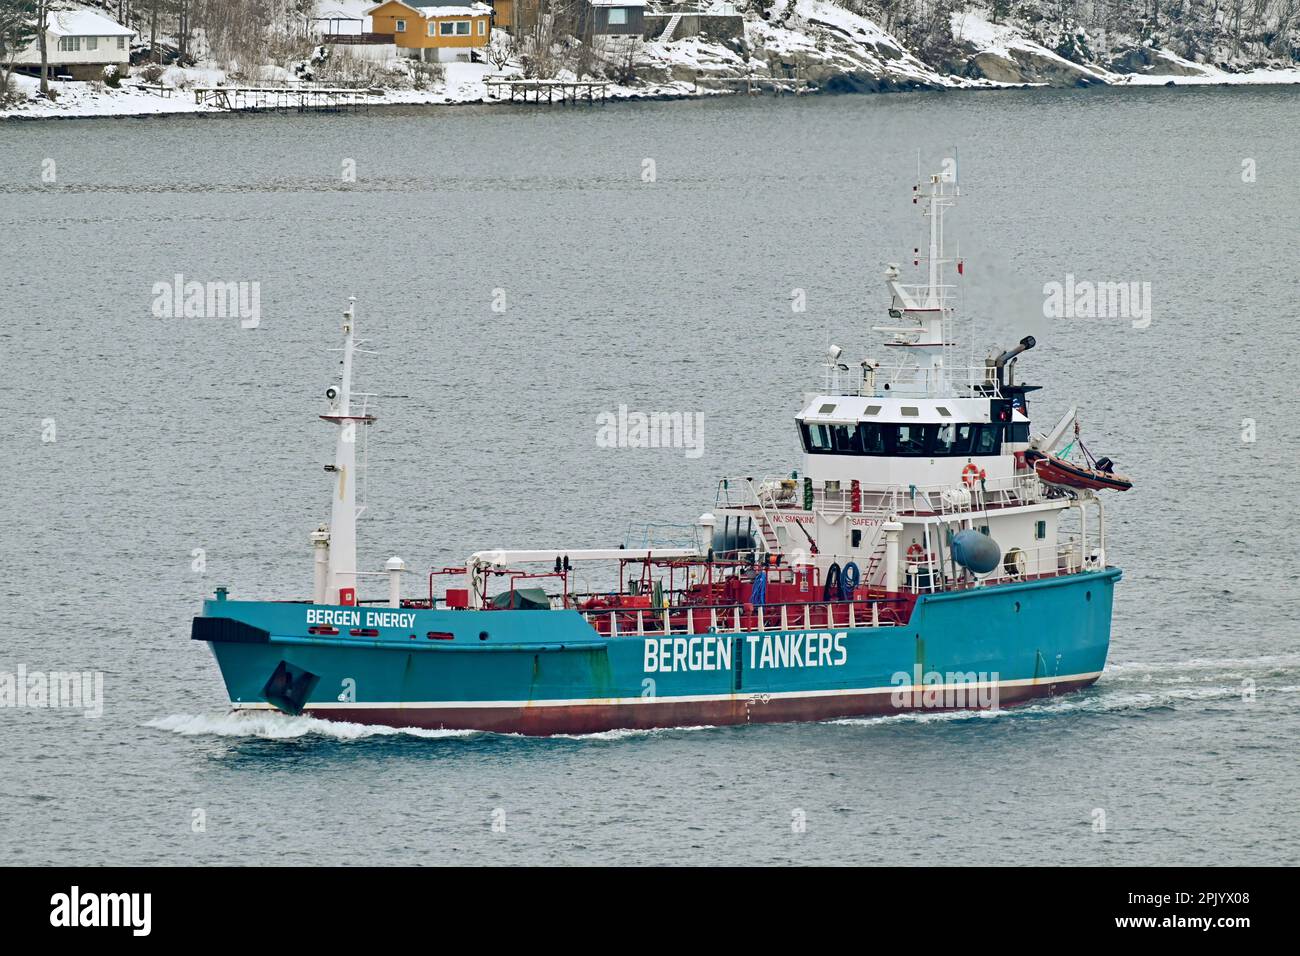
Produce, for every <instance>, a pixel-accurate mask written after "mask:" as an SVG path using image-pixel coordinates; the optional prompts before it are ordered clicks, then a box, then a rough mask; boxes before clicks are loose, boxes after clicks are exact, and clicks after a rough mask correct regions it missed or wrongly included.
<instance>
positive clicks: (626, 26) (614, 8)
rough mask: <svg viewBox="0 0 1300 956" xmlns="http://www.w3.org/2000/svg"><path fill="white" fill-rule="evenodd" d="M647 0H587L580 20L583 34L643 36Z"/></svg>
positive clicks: (579, 26) (580, 33)
mask: <svg viewBox="0 0 1300 956" xmlns="http://www.w3.org/2000/svg"><path fill="white" fill-rule="evenodd" d="M644 29H645V0H585V2H584V3H583V5H582V11H581V14H580V16H579V21H578V32H579V35H581V36H636V37H639V36H641V34H642V32H643V30H644Z"/></svg>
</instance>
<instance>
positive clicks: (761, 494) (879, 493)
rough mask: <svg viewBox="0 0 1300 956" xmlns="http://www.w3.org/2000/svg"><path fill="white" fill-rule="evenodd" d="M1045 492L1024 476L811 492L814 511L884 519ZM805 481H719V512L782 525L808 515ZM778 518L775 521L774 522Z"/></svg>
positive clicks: (830, 486) (963, 510) (840, 486)
mask: <svg viewBox="0 0 1300 956" xmlns="http://www.w3.org/2000/svg"><path fill="white" fill-rule="evenodd" d="M1046 496H1047V492H1046V488H1045V486H1044V485H1043V483H1042V482H1041V481H1039V480H1038V477H1037V475H1035V474H1033V473H1032V472H1021V473H1018V474H1014V475H1006V476H1002V477H999V478H985V479H983V480H974V481H973V482H972V484H970V485H966V484H965V483H956V484H951V483H949V484H931V485H895V484H879V483H873V482H862V481H860V482H857V483H856V488H855V485H854V482H852V481H844V482H838V483H836V482H826V481H823V482H820V483H815V484H814V485H813V487H812V500H811V504H812V508H811V510H812V511H821V512H825V513H828V514H862V515H865V516H868V517H872V516H876V517H884V516H887V515H896V514H903V513H909V512H910V513H914V514H939V515H957V514H970V513H972V512H978V511H983V510H985V509H987V508H991V507H1006V506H1008V505H1015V504H1023V503H1026V502H1033V501H1042V500H1043V499H1044V498H1045V497H1046ZM806 500H807V499H806V498H805V493H804V485H803V480H802V479H791V478H777V477H772V476H768V477H764V478H762V479H755V478H752V477H726V478H720V479H719V480H718V490H717V494H716V496H715V499H714V503H715V506H716V507H720V508H749V509H757V510H759V511H760V512H762V513H764V516H765V517H767V518H768V519H769V520H771V521H772V522H773V524H774V525H779V524H781V523H783V522H782V519H781V518H780V516H781V515H783V514H787V513H789V512H804V513H808V512H809V510H810V509H807V508H805V507H804V504H805V501H806ZM773 514H774V515H775V517H773Z"/></svg>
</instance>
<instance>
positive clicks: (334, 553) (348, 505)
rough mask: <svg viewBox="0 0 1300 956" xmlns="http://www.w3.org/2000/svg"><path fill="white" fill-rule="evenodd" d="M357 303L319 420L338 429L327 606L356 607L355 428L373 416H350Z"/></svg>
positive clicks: (348, 316)
mask: <svg viewBox="0 0 1300 956" xmlns="http://www.w3.org/2000/svg"><path fill="white" fill-rule="evenodd" d="M355 302H356V299H355V298H352V299H349V300H348V308H347V311H346V312H344V313H343V348H342V349H331V350H330V351H332V352H338V351H341V352H342V353H343V378H342V381H341V382H340V383H339V387H338V388H337V389H335V388H330V389H329V390H327V391H326V393H325V397H326V398H328V399H329V400H330V413H329V414H328V415H322V416H321V418H322V419H324V420H325V421H327V422H333V423H334V424H335V425H337V426H338V429H339V433H338V440H337V441H336V442H335V445H334V464H333V465H332V466H326V470H327V471H331V472H333V473H334V476H335V479H336V481H335V491H334V494H333V496H332V507H331V510H330V528H329V570H328V573H327V575H326V586H325V595H324V597H325V603H326V604H343V603H347V604H355V603H356V587H357V494H356V489H357V426H358V425H361V426H365V425H369V424H370V423H371V422H373V421H374V420H375V417H374V416H373V415H368V414H365V411H364V409H363V410H362V414H360V415H354V414H353V413H352V356H353V354H354V353H355V352H356V324H355V320H354V310H355Z"/></svg>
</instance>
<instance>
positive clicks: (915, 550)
mask: <svg viewBox="0 0 1300 956" xmlns="http://www.w3.org/2000/svg"><path fill="white" fill-rule="evenodd" d="M924 556H925V548H923V547H921V545H920V543H919V542H917V541H913V542H912V543H911V544H910V545H908V547H907V560H908V563H909V564H916V563H917V562H918V561H919V560H920V559H921V558H922V557H924Z"/></svg>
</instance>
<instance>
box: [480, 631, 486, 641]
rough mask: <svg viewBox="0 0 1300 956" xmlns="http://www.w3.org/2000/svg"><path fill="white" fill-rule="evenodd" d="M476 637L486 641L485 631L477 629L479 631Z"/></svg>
mask: <svg viewBox="0 0 1300 956" xmlns="http://www.w3.org/2000/svg"><path fill="white" fill-rule="evenodd" d="M478 639H479V640H480V641H486V640H487V631H479V632H478Z"/></svg>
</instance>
